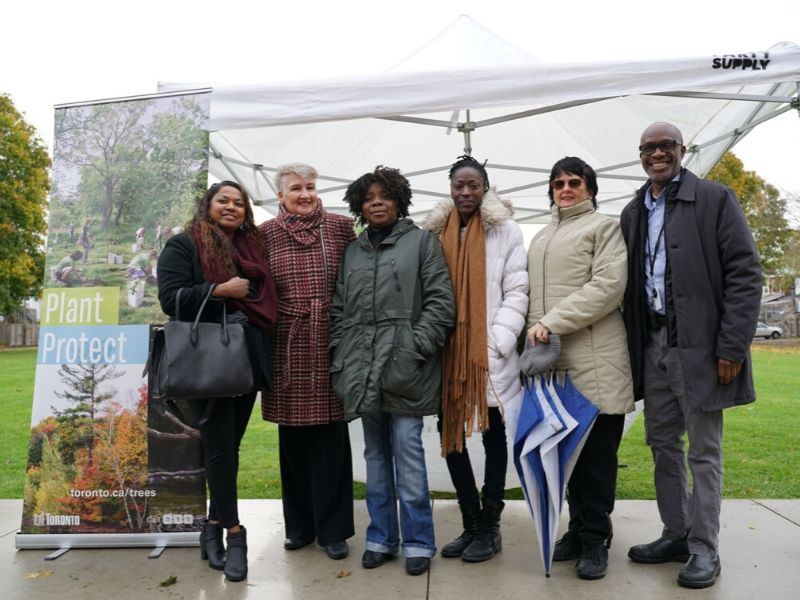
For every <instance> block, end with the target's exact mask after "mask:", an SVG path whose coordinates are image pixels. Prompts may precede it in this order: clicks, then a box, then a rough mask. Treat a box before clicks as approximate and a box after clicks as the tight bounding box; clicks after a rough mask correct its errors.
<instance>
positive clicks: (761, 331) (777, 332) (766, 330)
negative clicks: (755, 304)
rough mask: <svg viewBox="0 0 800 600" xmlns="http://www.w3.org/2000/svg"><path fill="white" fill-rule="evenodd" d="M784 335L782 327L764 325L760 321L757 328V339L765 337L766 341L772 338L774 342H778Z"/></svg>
mask: <svg viewBox="0 0 800 600" xmlns="http://www.w3.org/2000/svg"><path fill="white" fill-rule="evenodd" d="M782 335H783V329H781V328H780V327H773V326H772V325H767V324H766V323H762V322H761V321H759V322H758V325H757V326H756V335H755V337H763V338H765V339H770V338H772V339H773V340H777V339H778V338H779V337H781V336H782Z"/></svg>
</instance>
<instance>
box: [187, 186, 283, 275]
mask: <svg viewBox="0 0 800 600" xmlns="http://www.w3.org/2000/svg"><path fill="white" fill-rule="evenodd" d="M224 187H232V188H236V189H237V190H239V191H240V192H241V194H242V199H243V200H244V223H242V227H241V229H242V232H243V233H244V235H246V236H247V237H248V238H250V239H251V240H254V241H255V242H256V243H257V244H258V245H259V246H260V247H261V249H262V251H263V252H264V256H265V257H266V255H267V248H266V242H265V241H264V237H263V236H262V235H260V234H259V232H258V228H257V227H256V223H255V220H254V218H253V207H252V206H251V205H250V197H249V196H248V195H247V190H245V189H244V188H243V187H242V186H241V185H240V184H238V183H237V182H235V181H220V182H218V183H214V184H212V185H211V186H210V187H209V188H208V190H206V193H205V194H204V195H203V197H202V198H201V199H200V200H199V201H198V203H197V209H196V210H195V211H194V216H192V218H191V219H190V220H189V222H188V223H186V231H187V232H189V233H192V232H194V231H197V234H198V236H199V237H200V241H201V245H202V248H200V249H199V251H200V252H201V253H202V255H203V257H205V258H206V259H207V261H208V262H209V263H213V262H217V261H219V262H221V263H222V264H223V265H226V266H227V267H228V269H229V270H232V271H233V270H235V266H234V263H233V256H234V254H235V252H236V251H235V249H234V247H233V244H232V243H231V241H230V240H229V239H228V237H227V236H226V235H225V234H224V233H223V232H222V230H221V229H220V228H219V226H218V225H217V224H216V223H215V222H214V221H212V220H211V217H210V216H209V214H208V209H209V207H210V206H211V199H212V198H213V197H214V196H216V194H217V192H219V191H220V190H221V189H222V188H224Z"/></svg>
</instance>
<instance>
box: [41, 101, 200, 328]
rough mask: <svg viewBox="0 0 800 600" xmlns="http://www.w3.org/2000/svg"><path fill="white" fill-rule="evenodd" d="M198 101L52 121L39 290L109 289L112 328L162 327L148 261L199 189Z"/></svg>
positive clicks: (68, 112)
mask: <svg viewBox="0 0 800 600" xmlns="http://www.w3.org/2000/svg"><path fill="white" fill-rule="evenodd" d="M207 103H208V97H207V95H193V96H182V97H165V98H149V99H141V100H128V101H124V102H114V103H106V104H95V105H91V106H75V107H67V108H60V109H58V110H57V111H56V119H55V132H54V134H55V135H54V141H55V145H54V152H53V156H54V159H53V169H52V190H51V194H50V214H49V234H48V238H47V258H46V265H45V273H46V280H47V281H46V282H45V287H95V286H102V287H118V288H120V293H121V299H122V301H121V302H120V310H119V323H120V324H121V325H122V324H139V323H151V322H158V321H160V320H163V318H164V316H163V314H162V313H161V310H160V308H159V306H158V301H157V298H156V292H157V290H156V286H155V283H156V278H157V273H156V269H155V265H156V261H157V259H158V253H159V252H160V251H161V249H162V248H163V244H164V242H165V241H166V239H168V238H169V237H170V236H172V235H174V234H175V233H178V232H179V231H181V230H182V228H183V225H184V224H185V223H186V221H187V220H188V219H189V217H190V216H191V214H192V213H193V211H194V205H195V202H196V200H197V198H198V197H200V196H202V193H203V191H204V190H205V187H206V183H207V155H206V153H207V148H208V132H207V131H204V129H203V127H204V125H205V123H206V120H207V114H208V105H207Z"/></svg>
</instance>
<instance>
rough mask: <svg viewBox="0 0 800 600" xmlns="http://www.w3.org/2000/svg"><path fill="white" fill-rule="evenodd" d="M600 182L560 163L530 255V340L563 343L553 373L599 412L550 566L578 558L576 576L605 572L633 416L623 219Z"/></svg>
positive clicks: (583, 169)
mask: <svg viewBox="0 0 800 600" xmlns="http://www.w3.org/2000/svg"><path fill="white" fill-rule="evenodd" d="M597 189H598V188H597V177H596V175H595V172H594V170H593V169H592V168H591V167H590V166H589V165H588V164H586V163H585V162H584V161H582V160H581V159H580V158H576V157H566V158H564V159H562V160H560V161H558V162H557V163H556V164H555V165H554V166H553V169H552V171H551V173H550V188H549V191H548V194H549V196H550V200H551V206H552V213H553V219H552V221H551V223H550V224H549V225H547V226H546V227H545V228H544V229H542V230H541V231H540V232H539V233H538V234H537V235H536V237H535V238H534V239H533V242H532V243H531V246H530V249H529V251H528V275H529V277H530V286H531V290H530V308H529V311H528V327H529V328H530V329H529V330H528V337H529V338H530V339H531V341H532V342H533V343H534V344H536V343H549V335H550V333H555V334H558V335H559V336H560V338H561V353H560V355H559V358H558V361H557V363H556V367H555V368H556V369H557V370H563V371H567V372H568V373H569V376H570V377H571V378H572V381H573V383H574V384H575V387H576V388H577V389H578V390H580V391H581V392H582V393H583V395H584V396H586V398H588V399H589V400H590V401H591V402H592V403H593V404H594V405H595V406H596V407H597V408H598V409H599V411H600V414H599V415H598V417H597V420H596V421H595V424H594V426H593V427H592V430H591V432H590V433H589V435H588V437H587V440H586V443H585V445H584V447H583V449H582V451H581V454H580V456H579V458H578V461H577V464H576V466H575V469H574V471H573V472H572V475H571V477H570V480H569V484H568V493H567V498H568V501H569V507H570V522H569V529H568V531H567V533H566V534H565V535H564V537H562V538H561V540H559V541H558V543H557V544H556V546H555V551H554V555H553V560H557V561H558V560H572V559H576V558H579V559H580V560H579V561H578V565H577V574H578V577H580V578H582V579H599V578H601V577H603V576H604V575H605V572H606V566H607V563H608V547H609V546H610V543H611V537H612V529H611V519H610V517H609V515H610V514H611V512H612V510H613V508H614V495H615V490H616V473H617V449H618V448H619V443H620V440H621V439H622V430H623V425H624V422H625V413H627V412H630V411H631V410H633V385H632V381H631V369H630V359H629V356H628V346H627V341H626V336H625V326H624V324H623V322H622V314H621V311H620V304H621V302H622V297H623V295H624V293H625V285H626V282H627V268H628V266H627V254H626V250H625V242H624V240H623V238H622V232H621V230H620V227H619V223H618V222H617V221H615V220H613V219H611V218H609V217H607V216H604V215H601V214H599V213H598V212H597V211H596V202H595V199H594V198H595V195H596V194H597Z"/></svg>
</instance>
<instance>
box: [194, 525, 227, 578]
mask: <svg viewBox="0 0 800 600" xmlns="http://www.w3.org/2000/svg"><path fill="white" fill-rule="evenodd" d="M200 558H202V559H203V560H207V561H208V566H209V567H211V568H212V569H216V570H217V571H222V569H223V568H224V567H225V546H223V545H222V526H221V525H220V524H219V523H209V522H208V521H203V529H202V530H201V531H200Z"/></svg>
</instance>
